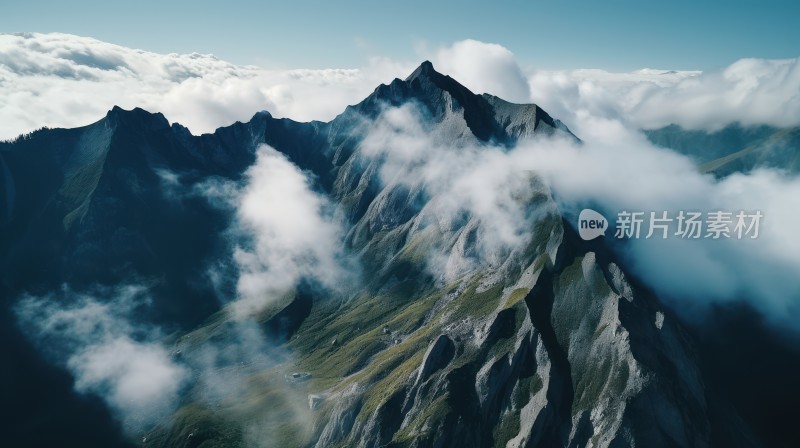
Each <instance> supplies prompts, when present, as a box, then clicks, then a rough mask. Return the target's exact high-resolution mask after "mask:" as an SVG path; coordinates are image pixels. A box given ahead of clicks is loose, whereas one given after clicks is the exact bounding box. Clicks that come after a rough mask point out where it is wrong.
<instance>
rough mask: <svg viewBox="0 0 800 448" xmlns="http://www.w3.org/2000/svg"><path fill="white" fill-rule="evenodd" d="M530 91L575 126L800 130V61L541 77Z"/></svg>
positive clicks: (535, 75) (539, 74)
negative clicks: (605, 122) (609, 122)
mask: <svg viewBox="0 0 800 448" xmlns="http://www.w3.org/2000/svg"><path fill="white" fill-rule="evenodd" d="M530 86H531V91H532V92H533V93H532V96H533V98H532V99H533V100H534V101H535V102H536V103H537V104H539V105H540V106H541V107H543V108H544V109H545V110H547V111H548V112H550V113H551V114H553V115H554V116H556V117H558V118H560V119H561V120H562V121H565V122H566V123H568V124H572V123H579V122H580V121H581V120H580V119H579V118H576V117H577V116H578V115H580V114H585V115H586V114H588V115H592V116H595V117H606V118H612V119H621V120H624V121H626V122H628V123H630V124H631V125H632V126H636V127H639V128H644V129H654V128H659V127H662V126H666V125H669V124H678V125H681V126H683V127H684V128H687V129H706V130H717V129H719V128H722V127H724V126H725V125H728V124H731V123H737V122H738V123H741V124H743V125H759V124H768V125H773V126H796V125H798V124H800V93H798V92H800V59H785V60H764V59H742V60H739V61H737V62H735V63H733V64H732V65H730V66H728V67H726V68H724V69H723V70H721V71H716V72H708V73H702V72H692V71H683V72H675V71H668V70H640V71H637V72H633V73H609V72H606V71H603V70H572V71H536V72H533V73H532V74H531V76H530ZM572 127H573V128H574V129H573V130H576V131H577V132H578V133H579V134H581V129H580V128H578V127H576V126H575V125H573V126H572Z"/></svg>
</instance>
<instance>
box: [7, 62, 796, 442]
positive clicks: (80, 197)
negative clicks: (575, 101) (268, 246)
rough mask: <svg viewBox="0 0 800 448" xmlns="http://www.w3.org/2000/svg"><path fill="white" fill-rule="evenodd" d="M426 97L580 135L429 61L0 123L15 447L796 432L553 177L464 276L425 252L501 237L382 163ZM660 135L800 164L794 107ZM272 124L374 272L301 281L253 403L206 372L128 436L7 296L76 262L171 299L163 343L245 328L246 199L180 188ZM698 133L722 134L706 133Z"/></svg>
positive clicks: (54, 278) (58, 282)
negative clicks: (62, 117)
mask: <svg viewBox="0 0 800 448" xmlns="http://www.w3.org/2000/svg"><path fill="white" fill-rule="evenodd" d="M408 104H411V105H413V106H414V107H415V108H417V110H419V112H420V114H421V116H422V117H424V121H425V123H424V124H425V126H426V131H427V132H428V133H430V134H431V135H435V136H436V138H438V139H440V140H441V141H446V142H449V144H451V145H454V146H468V145H472V146H477V147H481V146H482V145H484V146H488V145H492V146H499V147H510V146H512V145H514V144H515V143H516V142H517V141H519V140H520V139H529V138H534V137H535V138H552V137H555V138H562V139H567V140H572V141H575V142H579V139H578V137H576V136H575V135H573V133H572V132H571V131H570V130H569V129H568V128H567V126H565V125H564V124H563V123H561V122H560V121H559V120H557V119H555V118H553V117H551V116H550V115H548V114H547V112H545V111H544V110H542V109H541V108H540V107H538V106H536V105H533V104H525V105H522V104H512V103H509V102H506V101H504V100H502V99H500V98H497V97H495V96H491V95H487V94H484V95H476V94H473V93H472V92H471V91H469V90H468V89H467V88H466V87H464V86H462V85H461V84H459V83H458V82H457V81H456V80H454V79H452V78H450V77H449V76H445V75H442V74H440V73H438V72H436V71H435V70H434V68H433V66H432V65H431V64H430V63H429V62H425V63H423V64H422V65H420V67H419V68H417V69H416V70H415V71H414V72H413V73H412V74H411V75H410V76H409V77H408V78H406V79H405V80H400V79H395V80H394V81H393V82H392V83H390V84H388V85H381V86H379V87H378V88H377V89H375V91H374V92H373V93H372V94H371V95H370V96H369V97H367V98H366V99H365V100H364V101H362V102H361V103H359V104H357V105H354V106H350V107H348V108H347V109H346V110H345V111H344V112H343V113H342V114H341V115H339V116H338V117H336V118H335V119H334V120H332V121H330V122H327V123H325V122H309V123H300V122H295V121H292V120H289V119H278V118H274V117H272V116H271V115H270V114H269V113H267V112H259V113H257V114H256V115H255V116H254V117H253V118H252V119H251V120H250V121H249V122H247V123H239V122H237V123H235V124H233V125H231V126H228V127H224V128H220V129H218V130H217V131H216V132H214V133H213V134H204V135H200V136H194V135H192V134H191V133H190V132H189V131H188V130H187V129H186V128H185V127H183V126H181V125H179V124H177V123H173V124H171V125H170V123H169V122H168V121H167V119H166V118H165V117H164V116H163V115H161V114H159V113H150V112H147V111H144V110H142V109H134V110H131V111H126V110H122V109H120V108H116V107H115V108H114V109H112V110H111V111H109V112H108V114H107V115H106V116H105V117H104V118H102V119H101V120H100V121H98V122H96V123H94V124H91V125H88V126H85V127H82V128H75V129H43V130H39V131H36V132H33V133H31V134H29V135H25V136H21V137H20V138H18V139H16V140H13V141H9V142H3V143H0V185H3V188H4V194H2V195H0V268H2V272H3V273H4V274H3V276H2V281H1V283H0V288H2V289H0V291H2V311H0V318H1V320H2V321H1V322H0V337H2V339H3V340H4V341H7V342H4V343H3V344H0V357H2V359H3V367H2V368H0V372H2V375H1V376H0V379H1V380H2V384H3V385H2V396H3V399H2V403H4V405H5V407H6V409H7V410H9V411H10V412H9V413H7V415H6V416H5V417H3V424H2V426H3V428H5V429H4V431H3V439H4V440H7V441H8V440H10V441H11V446H67V445H74V446H118V445H141V446H170V447H173V446H186V447H189V446H192V447H198V446H204V447H205V446H215V447H221V446H246V445H247V444H248V440H249V439H248V434H249V431H251V429H252V426H253V425H255V426H258V425H262V424H264V425H266V423H263V422H264V421H269V428H270V431H271V435H270V437H272V439H271V440H274V441H276V442H274V443H279V445H276V446H286V447H289V446H317V447H337V446H338V447H345V446H347V447H356V446H357V447H379V446H380V447H383V446H393V447H395V446H396V447H401V446H408V447H428V446H430V447H451V446H452V447H455V446H458V447H473V446H474V447H490V446H498V447H553V446H563V447H583V446H602V447H620V446H648V447H649V446H653V447H655V446H676V447H704V446H717V447H736V446H743V447H744V446H748V447H749V446H762V445H765V444H770V445H773V444H775V445H776V446H780V445H778V444H781V443H784V444H785V443H789V442H787V441H791V440H797V439H796V437H797V434H793V433H792V431H791V430H789V429H787V428H784V430H783V431H784V432H781V431H777V430H775V431H772V430H773V429H774V428H772V427H769V426H765V425H767V423H765V422H764V421H763V419H760V418H758V417H753V418H752V419H751V418H749V414H747V413H746V412H745V413H742V412H741V410H742V406H745V405H746V406H749V407H750V408H755V409H761V408H768V407H771V408H772V410H773V411H774V412H778V411H782V410H783V409H784V408H783V406H784V405H785V403H784V402H781V401H779V400H777V399H775V397H774V396H772V395H768V396H764V397H762V398H763V400H764V401H762V402H757V401H753V400H757V399H758V397H755V398H752V397H751V395H747V396H748V400H750V401H747V402H746V403H744V404H742V402H741V401H737V400H735V399H732V398H731V396H730V395H731V393H732V392H733V391H732V388H735V387H738V386H740V385H741V383H737V382H735V381H734V382H731V383H730V384H722V383H720V384H717V378H718V375H719V372H720V369H717V368H714V366H709V364H715V365H720V366H721V365H725V364H724V362H726V361H729V360H730V358H729V357H728V358H726V357H724V356H722V355H720V356H721V357H719V358H716V357H714V356H711V355H709V350H710V348H713V347H722V348H721V349H720V350H722V351H724V350H725V349H730V347H728V346H727V345H725V344H719V345H714V344H713V343H707V342H706V340H705V339H703V335H701V334H698V332H696V331H694V330H693V329H691V328H688V327H687V326H685V325H684V324H683V323H682V322H680V320H679V319H678V318H677V317H676V316H675V315H674V314H673V313H672V312H671V311H670V310H669V309H666V308H665V307H664V306H663V305H662V304H661V303H660V302H659V300H658V298H657V297H655V296H654V294H653V293H652V292H651V291H650V290H649V289H648V288H647V287H646V286H644V285H642V284H641V283H640V282H639V281H638V280H637V279H636V278H633V277H631V276H630V275H629V274H628V273H627V272H628V270H627V269H626V267H625V266H624V264H623V263H622V262H621V261H620V260H618V259H617V258H616V257H615V255H614V253H613V252H612V251H611V250H610V249H609V247H607V246H606V244H605V243H604V242H603V240H602V239H600V240H595V241H591V242H586V241H582V240H581V239H580V238H579V237H577V235H576V234H575V232H574V230H573V229H572V227H571V226H570V225H569V224H568V223H566V222H565V221H564V218H563V217H562V216H561V212H560V210H559V209H558V206H557V205H556V203H555V201H554V200H553V198H552V196H551V194H550V191H549V189H548V188H547V187H546V186H543V185H540V183H539V182H538V181H537V179H536V178H535V176H533V177H532V178H531V180H530V183H531V188H530V194H529V195H528V196H526V197H520V198H518V200H519V201H520V203H521V204H522V205H523V207H522V208H523V210H525V212H526V216H535V217H536V218H535V219H534V220H533V221H532V222H533V223H534V224H533V225H532V226H531V228H530V229H529V232H530V239H529V241H528V242H527V244H526V246H525V247H516V248H513V249H512V250H509V251H507V252H503V253H497V254H492V262H491V263H486V264H478V265H477V266H478V267H477V268H473V269H467V270H465V271H464V273H463V275H460V276H459V277H458V278H457V279H455V280H451V281H449V282H447V283H443V282H442V281H441V280H440V279H437V278H435V277H434V276H432V275H431V274H430V273H429V272H428V271H427V270H426V253H428V251H431V250H435V251H441V252H445V253H451V254H456V255H458V256H459V257H461V258H463V259H467V258H469V257H471V256H473V255H472V254H475V253H476V252H477V251H478V248H479V247H480V245H481V244H482V242H483V241H482V239H483V238H486V236H485V235H484V234H483V233H482V230H481V225H482V223H481V222H480V220H479V219H478V218H476V217H474V216H463V217H461V218H460V219H457V220H453V221H450V222H447V223H444V224H442V223H439V224H436V222H434V221H435V219H433V218H431V216H434V215H431V213H432V212H431V209H430V208H431V204H432V203H433V202H432V201H433V200H434V198H431V197H428V196H426V194H425V193H424V192H422V191H419V190H414V189H409V188H408V187H407V186H405V185H403V184H400V183H388V184H387V183H386V182H383V181H382V180H381V178H380V174H379V173H380V169H381V166H380V164H381V161H380V159H377V158H371V157H367V156H366V155H365V154H364V147H363V144H364V139H365V137H366V135H367V131H368V130H369V129H370V126H371V125H372V124H373V123H374V122H375V121H376V120H378V119H379V118H380V117H381V115H382V114H383V113H384V112H385V111H386V110H387V108H391V107H400V106H403V105H408ZM647 135H648V137H649V138H650V139H651V141H653V142H654V143H656V144H659V145H662V146H666V147H670V148H673V149H674V150H676V151H679V152H683V153H685V154H689V155H690V156H692V157H694V158H695V159H696V160H697V162H698V164H699V165H701V166H702V167H703V168H702V169H704V170H708V171H711V172H714V173H717V174H718V175H726V174H729V173H731V172H734V171H743V170H748V169H752V168H754V167H758V166H773V167H774V166H778V167H781V168H785V169H787V170H790V171H794V172H796V171H797V170H798V168H800V165H798V163H800V162H798V156H797V154H798V152H797V148H798V147H800V140H799V139H800V137H799V135H800V134H799V133H798V131H797V129H784V130H779V129H773V128H767V127H762V128H757V129H744V128H729V129H725V130H722V131H720V132H719V133H716V134H707V133H699V132H691V131H685V130H682V129H679V128H676V127H669V128H664V129H661V130H657V131H649V132H648V133H647ZM261 144H267V145H269V146H271V147H273V148H275V149H276V150H278V151H279V152H280V153H282V154H284V155H285V156H286V157H287V158H288V160H290V161H291V162H292V163H294V164H295V165H296V166H297V167H299V168H300V169H302V170H303V171H304V172H306V173H309V175H310V176H311V177H312V178H313V179H314V187H315V189H317V190H318V191H319V192H320V193H321V194H323V195H325V197H327V198H330V199H331V201H333V203H334V204H336V205H337V207H338V208H339V209H340V210H341V211H342V213H343V214H344V221H345V222H346V226H347V228H346V235H345V241H344V242H345V245H346V247H347V249H348V251H349V252H352V253H353V254H357V256H358V259H359V260H360V263H361V266H363V273H362V277H363V278H364V279H365V281H364V284H363V286H362V287H360V289H359V291H358V292H357V293H355V294H352V295H350V296H348V297H346V298H345V299H342V300H340V299H339V298H336V299H334V298H331V297H327V295H326V294H325V293H324V292H321V291H320V290H319V289H318V288H314V287H312V286H308V285H305V284H302V285H300V286H299V287H298V288H297V290H296V291H291V292H289V293H288V294H287V295H286V296H285V297H284V298H283V299H282V300H280V301H278V302H276V303H275V304H274V305H273V306H271V307H270V308H268V309H266V310H264V311H263V312H262V313H260V314H259V315H258V316H257V319H256V321H257V322H258V325H259V328H260V330H261V331H262V332H263V337H264V338H265V340H268V341H271V342H270V343H271V344H274V346H276V347H279V348H280V349H281V350H285V351H286V352H288V353H291V357H290V358H289V359H287V360H285V361H281V362H280V363H278V364H277V365H275V366H270V368H269V369H266V370H258V369H249V368H247V367H241V368H240V370H237V372H238V373H236V375H240V376H242V375H244V376H245V377H246V378H247V381H246V382H245V384H246V391H245V392H246V393H245V394H244V396H245V397H248V399H247V400H246V401H239V400H233V401H230V400H229V401H226V400H224V399H222V400H218V401H217V402H215V403H209V402H208V401H207V400H203V399H201V397H202V396H204V391H203V390H202V386H200V385H199V384H194V385H192V386H191V387H190V388H189V389H188V390H187V391H186V392H185V393H184V394H183V396H182V398H181V402H180V405H179V406H178V410H177V411H176V413H175V414H174V415H173V416H172V417H170V418H168V419H166V420H165V421H163V422H161V423H160V424H159V425H156V427H154V428H151V429H149V430H147V431H144V432H143V433H141V434H134V435H131V434H123V433H122V430H121V429H120V427H119V424H118V423H117V422H116V421H115V419H114V418H113V417H112V416H111V415H110V414H109V413H108V410H107V409H105V408H104V406H103V405H102V403H101V402H99V401H98V400H96V399H94V398H92V397H87V396H83V395H79V394H76V393H74V392H72V391H71V389H72V382H71V381H72V380H71V379H70V377H69V375H68V374H67V373H65V372H64V371H62V370H60V369H59V368H57V367H53V366H50V365H49V364H48V363H47V362H46V361H44V360H43V359H42V358H41V357H40V356H39V355H38V354H37V350H36V349H35V348H34V347H33V345H32V344H31V343H30V342H29V341H28V340H26V338H25V337H24V336H23V335H22V332H21V330H20V328H18V325H17V323H16V320H15V318H14V316H13V313H12V312H11V311H10V310H11V306H12V304H13V303H15V301H16V300H17V298H18V297H19V296H20V295H22V294H25V293H32V294H43V293H46V292H47V291H52V290H58V289H59V288H61V287H62V285H65V284H67V285H69V286H70V287H71V288H73V289H75V290H81V289H85V288H91V287H93V286H94V285H98V284H100V285H117V284H125V283H130V282H131V281H138V282H143V283H145V284H147V286H148V288H149V290H150V294H151V297H152V300H153V304H152V306H151V307H150V308H148V311H147V313H145V315H142V316H140V318H141V319H142V320H146V321H148V322H152V323H155V324H157V325H159V326H160V327H162V328H164V329H165V334H169V335H170V336H169V337H168V338H166V339H165V341H164V343H165V344H168V345H169V347H170V350H171V351H173V352H174V353H176V354H179V355H180V357H181V359H183V360H185V362H187V363H189V364H191V362H192V360H193V359H194V358H193V357H196V356H199V353H201V351H202V347H204V346H205V345H207V344H213V343H218V342H219V341H225V340H227V339H229V338H231V337H233V336H232V335H231V331H232V330H231V329H232V327H231V325H230V323H231V322H233V316H232V315H231V313H230V310H229V309H228V308H226V307H224V306H223V304H222V303H221V302H220V300H219V293H220V289H219V288H220V285H219V284H215V283H214V281H213V280H212V279H210V278H209V276H208V267H209V264H210V263H213V262H214V260H219V259H224V258H226V257H229V256H230V247H229V244H228V242H227V240H226V239H225V238H223V237H222V235H224V233H225V232H226V229H228V228H229V226H230V225H231V223H232V220H233V219H234V217H232V216H231V213H230V211H227V210H225V209H224V208H220V207H217V206H215V205H214V204H211V203H210V202H209V200H208V198H207V197H204V196H203V195H198V194H178V193H175V190H176V189H178V190H180V191H193V190H192V189H193V188H194V187H196V186H197V185H200V184H202V183H203V182H205V181H208V180H215V179H216V180H223V181H230V182H242V181H243V180H244V178H245V176H246V174H245V173H246V171H247V169H248V168H249V167H251V166H252V165H253V163H254V162H255V161H256V157H257V148H258V146H259V145H261ZM698 146H705V147H707V148H708V152H704V153H702V154H698V153H696V152H694V151H695V149H693V148H697V147H698ZM737 151H738V152H737ZM228 268H229V269H230V270H229V271H224V272H223V274H224V275H225V276H227V277H228V280H227V282H223V284H222V288H223V289H225V288H227V289H226V291H227V292H228V293H232V292H233V288H234V286H233V282H234V281H235V279H234V278H233V277H235V274H236V273H235V271H234V270H233V268H231V267H230V266H228ZM728 328H729V329H730V328H736V329H737V331H738V329H739V328H740V327H736V326H730V327H728ZM731 331H732V330H731ZM752 331H753V334H754V337H757V336H758V335H759V334H761V333H759V331H761V330H759V329H758V328H753V330H752ZM715 343H716V342H715ZM725 347H727V348H725ZM745 350H746V349H745ZM776 350H777V349H776ZM752 351H756V352H757V351H758V348H757V347H756V348H754V349H752ZM766 351H768V350H766ZM766 351H765V352H766ZM786 353H789V352H780V351H776V352H774V353H773V352H770V353H769V356H770V357H771V358H770V359H779V358H780V357H781V356H785V355H786ZM176 356H177V355H176ZM754 356H756V355H754ZM764 356H767V355H764ZM797 359H798V358H797V357H795V358H792V360H791V361H787V366H788V367H787V371H788V372H794V371H800V370H793V369H797V365H798V363H797ZM742 362H753V361H747V360H742ZM755 362H757V359H756V361H755ZM726 366H727V365H726ZM292 374H296V375H295V376H294V377H293V376H292ZM293 378H294V379H293ZM743 378H744V379H747V380H751V379H752V378H754V377H746V378H745V377H743ZM751 387H752V386H751ZM748 394H749V393H748ZM796 395H797V393H796V392H795V393H790V394H789V395H788V396H787V397H785V398H786V399H787V400H788V399H789V398H791V397H792V396H796ZM298 397H299V398H298ZM751 398H752V399H751ZM771 400H773V401H771ZM298 403H299V404H298ZM734 404H736V405H737V406H734ZM300 409H302V410H300ZM765 412H766V411H765ZM266 416H269V418H267V417H266ZM309 416H310V417H309ZM263 419H266V420H263ZM776 423H780V424H782V422H776ZM770 431H772V434H771V435H770V434H769V432H770ZM765 434H766V435H765ZM787 434H788V435H787ZM792 437H795V439H792ZM785 446H790V445H785Z"/></svg>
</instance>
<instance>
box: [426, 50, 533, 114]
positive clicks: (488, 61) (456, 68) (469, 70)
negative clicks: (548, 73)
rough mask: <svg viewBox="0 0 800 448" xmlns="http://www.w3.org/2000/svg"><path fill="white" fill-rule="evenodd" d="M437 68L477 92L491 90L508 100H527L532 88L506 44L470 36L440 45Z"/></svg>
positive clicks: (436, 58) (435, 57)
mask: <svg viewBox="0 0 800 448" xmlns="http://www.w3.org/2000/svg"><path fill="white" fill-rule="evenodd" d="M433 63H434V65H435V66H436V69H437V70H439V71H440V72H442V73H445V74H447V75H450V76H452V77H453V78H455V79H456V80H457V81H458V82H460V83H462V84H464V85H465V86H467V87H468V88H469V89H470V90H472V91H473V92H475V93H490V94H492V95H495V96H499V97H500V98H503V99H505V100H507V101H511V102H516V103H527V102H529V101H530V98H531V92H530V88H529V87H528V81H527V79H526V77H525V74H523V72H522V69H520V67H519V65H517V61H516V59H514V54H513V53H511V52H510V51H509V50H508V49H507V48H505V47H503V46H502V45H497V44H488V43H484V42H480V41H477V40H472V39H467V40H462V41H458V42H456V43H454V44H453V45H452V46H449V47H445V48H442V49H440V50H439V51H438V52H437V53H436V55H435V56H434V58H433Z"/></svg>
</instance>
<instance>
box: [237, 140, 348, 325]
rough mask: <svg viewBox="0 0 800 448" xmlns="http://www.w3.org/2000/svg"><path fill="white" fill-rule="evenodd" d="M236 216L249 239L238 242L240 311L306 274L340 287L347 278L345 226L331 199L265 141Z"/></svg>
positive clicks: (252, 307) (281, 291)
mask: <svg viewBox="0 0 800 448" xmlns="http://www.w3.org/2000/svg"><path fill="white" fill-rule="evenodd" d="M246 178H247V184H246V186H245V187H244V188H243V190H242V191H241V193H240V196H239V199H238V202H237V218H238V222H239V226H240V227H241V229H240V230H241V231H243V232H244V233H245V235H246V237H247V240H248V244H247V245H245V246H238V247H237V248H236V250H235V252H234V259H235V261H236V263H237V265H238V266H239V281H238V285H237V289H238V293H239V299H238V302H237V310H240V311H242V312H245V313H247V312H250V311H253V310H257V309H258V308H260V307H261V306H263V305H264V304H266V303H269V302H271V301H273V300H275V299H276V298H279V297H280V296H281V295H283V294H285V293H286V292H287V291H289V290H291V289H292V288H294V287H295V286H296V285H297V283H298V282H299V281H300V280H301V279H303V278H306V279H313V280H316V281H318V282H319V283H320V284H321V285H323V286H325V287H328V288H333V289H335V288H336V287H337V280H341V279H342V278H343V275H344V273H343V269H342V267H341V263H342V261H341V257H340V253H341V240H342V230H341V227H340V225H339V222H338V220H337V218H336V217H335V216H334V215H333V209H332V206H331V205H330V204H329V203H328V201H327V199H326V198H325V197H324V196H322V195H320V194H318V193H316V192H314V191H313V190H312V186H311V183H310V181H309V179H308V178H307V177H306V175H305V174H304V173H303V172H302V171H300V169H299V168H297V166H296V165H294V164H293V163H292V162H290V161H289V160H288V159H287V158H286V156H284V155H283V154H281V153H279V152H278V151H276V150H274V149H273V148H271V147H269V146H267V145H262V146H260V147H259V149H258V155H257V159H256V163H255V164H254V165H253V166H251V167H250V168H249V169H248V170H247V173H246Z"/></svg>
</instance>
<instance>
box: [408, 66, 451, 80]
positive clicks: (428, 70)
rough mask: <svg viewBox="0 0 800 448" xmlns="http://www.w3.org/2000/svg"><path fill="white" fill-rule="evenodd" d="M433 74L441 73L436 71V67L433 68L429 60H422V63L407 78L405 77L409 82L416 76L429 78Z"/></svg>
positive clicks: (439, 74) (416, 77)
mask: <svg viewBox="0 0 800 448" xmlns="http://www.w3.org/2000/svg"><path fill="white" fill-rule="evenodd" d="M434 76H442V74H441V73H439V72H437V71H436V69H434V68H433V64H432V63H431V61H424V62H423V63H422V64H420V65H419V67H417V69H416V70H414V71H413V72H412V73H411V74H410V75H408V78H406V82H411V81H413V80H415V79H418V78H431V77H434Z"/></svg>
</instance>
